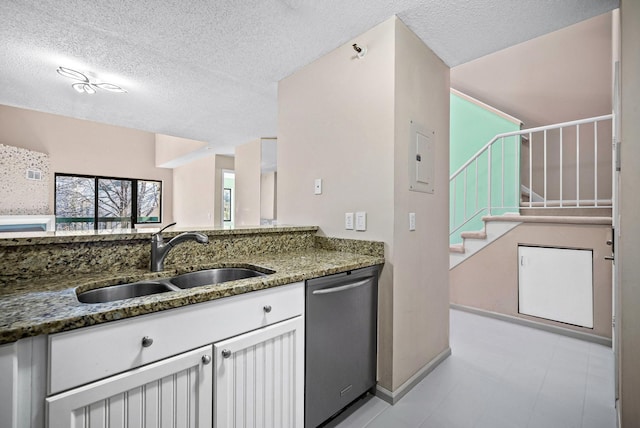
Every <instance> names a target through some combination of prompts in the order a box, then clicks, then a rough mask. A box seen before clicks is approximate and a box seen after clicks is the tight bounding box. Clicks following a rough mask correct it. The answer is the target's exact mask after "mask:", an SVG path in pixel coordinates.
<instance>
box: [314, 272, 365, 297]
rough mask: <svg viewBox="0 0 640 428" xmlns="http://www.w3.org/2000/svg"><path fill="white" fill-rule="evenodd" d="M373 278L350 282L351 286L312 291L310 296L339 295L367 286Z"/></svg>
mask: <svg viewBox="0 0 640 428" xmlns="http://www.w3.org/2000/svg"><path fill="white" fill-rule="evenodd" d="M372 278H373V277H372V276H370V277H368V278H365V279H363V280H362V281H358V282H352V283H351V284H347V285H341V286H340V287H332V288H323V289H322V290H315V291H312V293H311V294H330V293H339V292H341V291H346V290H351V289H352V288H356V287H360V286H362V285H365V284H367V283H368V282H370V281H371V279H372Z"/></svg>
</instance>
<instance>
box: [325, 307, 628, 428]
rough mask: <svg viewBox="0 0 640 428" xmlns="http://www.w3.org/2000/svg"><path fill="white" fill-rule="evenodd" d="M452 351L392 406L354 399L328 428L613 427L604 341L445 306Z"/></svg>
mask: <svg viewBox="0 0 640 428" xmlns="http://www.w3.org/2000/svg"><path fill="white" fill-rule="evenodd" d="M451 350H452V355H451V356H450V357H449V358H447V359H446V360H445V361H444V362H443V363H442V364H440V365H439V366H438V367H437V368H436V369H435V370H434V371H433V372H431V373H430V374H429V375H428V376H427V377H426V378H425V379H423V380H422V382H420V383H419V384H418V385H416V386H415V387H414V388H413V389H412V390H411V391H410V392H409V393H408V394H407V395H405V396H404V397H403V398H402V399H401V400H400V401H399V402H398V403H396V405H395V406H390V405H389V404H387V403H385V402H384V401H382V400H380V399H379V398H377V397H373V396H368V397H367V398H365V399H362V400H360V401H359V402H358V403H356V404H355V405H354V406H352V407H351V408H350V409H348V410H347V411H346V412H344V413H343V414H342V415H340V416H339V417H337V418H336V419H335V420H334V421H332V422H331V423H329V424H328V425H327V427H331V428H363V427H367V428H409V427H411V428H418V427H419V428H467V427H469V428H483V427H489V428H507V427H509V428H520V427H522V428H524V427H532V428H564V427H576V428H581V427H583V428H614V427H615V425H616V414H615V408H614V403H613V388H614V383H613V353H612V351H611V349H610V348H607V347H605V346H602V345H596V344H593V343H588V342H584V341H581V340H577V339H571V338H568V337H564V336H559V335H556V334H553V333H548V332H544V331H540V330H535V329H532V328H528V327H523V326H520V325H516V324H511V323H507V322H504V321H498V320H495V319H491V318H487V317H482V316H478V315H473V314H469V313H466V312H461V311H457V310H452V311H451Z"/></svg>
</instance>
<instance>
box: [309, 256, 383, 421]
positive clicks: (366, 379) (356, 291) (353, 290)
mask: <svg viewBox="0 0 640 428" xmlns="http://www.w3.org/2000/svg"><path fill="white" fill-rule="evenodd" d="M378 271H379V269H378V266H372V267H368V268H363V269H358V270H353V271H349V272H344V273H339V274H335V275H330V276H325V277H322V278H317V279H312V280H309V281H307V290H306V327H305V337H306V342H305V344H306V346H305V360H306V363H305V427H306V428H313V427H317V426H318V425H319V424H321V423H322V422H324V421H326V420H327V419H329V418H330V417H331V416H333V415H334V414H335V413H337V412H339V411H340V410H342V409H343V408H344V407H345V406H347V405H348V404H349V403H351V402H352V401H353V400H355V399H356V398H358V397H359V396H360V395H362V394H364V393H365V392H366V391H367V390H369V389H371V388H373V387H374V386H375V384H376V351H377V319H378Z"/></svg>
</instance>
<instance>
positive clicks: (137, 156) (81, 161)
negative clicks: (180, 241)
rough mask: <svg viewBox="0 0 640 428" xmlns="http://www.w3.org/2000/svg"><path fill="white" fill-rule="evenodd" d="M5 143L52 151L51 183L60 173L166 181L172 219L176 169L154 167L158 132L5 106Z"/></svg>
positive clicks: (165, 212)
mask: <svg viewBox="0 0 640 428" xmlns="http://www.w3.org/2000/svg"><path fill="white" fill-rule="evenodd" d="M0 143H2V144H6V145H10V146H15V147H21V148H24V149H29V150H34V151H36V152H41V153H46V154H48V155H49V158H50V160H51V168H50V171H51V172H50V177H49V180H50V183H53V182H54V180H53V174H54V173H56V172H59V173H67V174H86V175H103V176H111V177H127V178H138V179H148V180H161V181H162V220H163V223H164V224H168V223H171V222H172V221H173V178H172V173H171V170H167V169H163V168H156V166H155V134H152V133H150V132H144V131H138V130H134V129H128V128H122V127H119V126H112V125H105V124H102V123H97V122H91V121H88V120H81V119H73V118H70V117H64V116H58V115H54V114H49V113H41V112H36V111H33V110H24V109H19V108H14V107H8V106H1V105H0ZM53 193H54V192H53V187H52V186H51V191H50V194H49V206H50V207H51V210H53V207H54V202H53V200H54V194H53ZM52 214H53V213H52Z"/></svg>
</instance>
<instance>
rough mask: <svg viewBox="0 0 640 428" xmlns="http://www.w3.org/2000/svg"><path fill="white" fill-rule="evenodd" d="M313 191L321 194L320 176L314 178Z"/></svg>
mask: <svg viewBox="0 0 640 428" xmlns="http://www.w3.org/2000/svg"><path fill="white" fill-rule="evenodd" d="M313 193H314V194H316V195H322V178H316V181H315V183H314V187H313Z"/></svg>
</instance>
